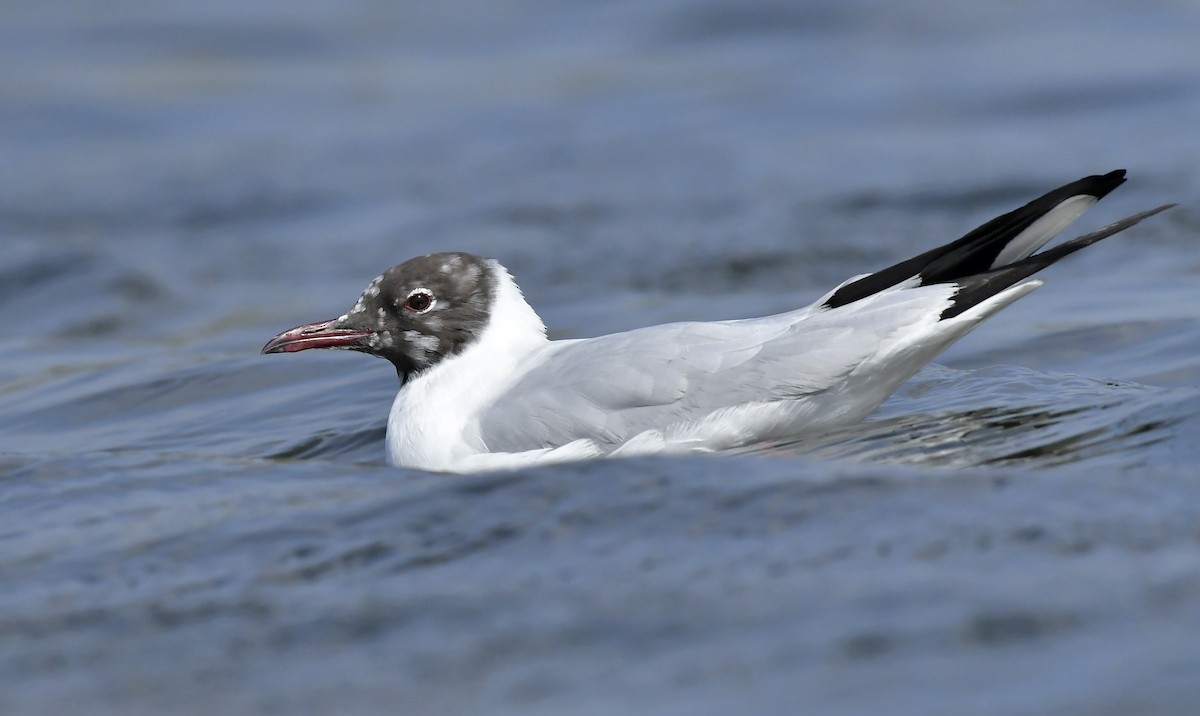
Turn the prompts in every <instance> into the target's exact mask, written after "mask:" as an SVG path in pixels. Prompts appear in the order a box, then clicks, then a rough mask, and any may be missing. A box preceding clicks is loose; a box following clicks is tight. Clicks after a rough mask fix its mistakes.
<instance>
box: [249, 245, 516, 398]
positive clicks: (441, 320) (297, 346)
mask: <svg viewBox="0 0 1200 716" xmlns="http://www.w3.org/2000/svg"><path fill="white" fill-rule="evenodd" d="M490 263H494V262H489V261H488V260H487V259H482V258H480V257H478V256H473V255H471V254H465V253H440V254H429V255H427V256H419V257H417V258H415V259H411V260H409V261H405V262H404V263H402V264H400V265H399V266H393V267H392V268H390V269H388V270H387V271H384V272H383V274H382V275H380V276H379V277H378V278H376V279H375V280H374V281H372V282H371V283H370V285H368V286H367V288H366V290H365V291H363V294H362V296H359V298H358V301H356V302H355V304H354V305H353V306H352V307H351V308H350V310H349V311H346V312H345V313H343V314H342V315H340V316H338V317H337V318H334V319H333V320H329V321H320V322H318V323H309V324H306V325H303V326H297V327H296V328H293V329H291V330H288V331H284V332H283V333H280V334H279V335H277V336H275V337H274V338H272V339H271V340H270V341H268V342H267V345H265V346H263V349H262V352H263V353H292V352H295V351H303V350H308V349H309V348H341V349H343V350H352V351H360V352H362V353H370V354H371V355H375V356H379V357H380V358H386V359H387V360H389V361H391V362H392V365H394V366H396V372H397V373H399V374H400V378H401V380H407V379H408V378H409V377H411V376H413V375H415V374H418V373H420V372H421V371H424V370H426V369H428V368H430V367H432V366H434V365H437V363H438V362H439V361H441V360H443V359H445V358H447V357H449V356H453V355H457V354H459V353H460V352H462V351H463V349H464V348H466V347H467V346H468V345H470V344H471V343H472V342H473V341H475V340H476V339H477V338H478V337H479V335H480V334H481V333H482V332H483V329H484V327H485V326H486V325H487V322H488V319H489V316H490V314H491V311H492V306H493V304H494V303H495V295H496V275H495V273H494V272H493V270H492V267H491V265H490Z"/></svg>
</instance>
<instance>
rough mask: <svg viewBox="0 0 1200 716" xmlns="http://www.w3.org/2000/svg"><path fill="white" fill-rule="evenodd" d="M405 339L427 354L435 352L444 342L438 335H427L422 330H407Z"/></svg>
mask: <svg viewBox="0 0 1200 716" xmlns="http://www.w3.org/2000/svg"><path fill="white" fill-rule="evenodd" d="M404 340H406V341H408V342H409V343H410V344H411V345H412V346H413V347H414V348H417V349H419V350H421V351H422V352H424V353H425V355H429V354H430V353H433V352H435V351H436V350H437V349H438V346H440V345H441V343H442V342H441V341H440V340H438V338H437V336H427V335H425V334H424V333H421V332H420V331H405V332H404Z"/></svg>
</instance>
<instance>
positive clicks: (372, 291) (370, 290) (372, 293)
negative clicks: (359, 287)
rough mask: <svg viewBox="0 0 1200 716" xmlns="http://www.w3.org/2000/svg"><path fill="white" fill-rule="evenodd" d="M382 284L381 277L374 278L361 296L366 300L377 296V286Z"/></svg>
mask: <svg viewBox="0 0 1200 716" xmlns="http://www.w3.org/2000/svg"><path fill="white" fill-rule="evenodd" d="M381 283H383V276H382V275H381V276H376V277H375V280H374V281H372V282H371V283H370V284H369V285H368V286H367V290H366V291H363V295H364V296H366V297H367V298H375V297H376V296H378V295H379V284H381Z"/></svg>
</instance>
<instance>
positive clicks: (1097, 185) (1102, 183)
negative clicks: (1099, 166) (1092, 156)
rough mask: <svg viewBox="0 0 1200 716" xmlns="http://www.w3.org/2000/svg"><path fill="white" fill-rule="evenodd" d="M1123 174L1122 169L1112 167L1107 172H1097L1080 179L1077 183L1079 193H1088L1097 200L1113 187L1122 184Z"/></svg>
mask: <svg viewBox="0 0 1200 716" xmlns="http://www.w3.org/2000/svg"><path fill="white" fill-rule="evenodd" d="M1125 174H1126V172H1125V170H1124V169H1114V170H1113V171H1111V172H1109V173H1107V174H1097V175H1095V176H1090V177H1085V178H1083V179H1080V180H1079V181H1078V182H1077V184H1079V185H1081V186H1080V187H1079V188H1080V193H1081V194H1090V195H1092V196H1094V197H1096V199H1097V200H1099V199H1103V198H1104V197H1106V196H1108V195H1109V194H1111V193H1112V191H1113V189H1116V188H1117V187H1119V186H1121V185H1122V184H1124V183H1125Z"/></svg>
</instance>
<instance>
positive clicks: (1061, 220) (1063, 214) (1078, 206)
mask: <svg viewBox="0 0 1200 716" xmlns="http://www.w3.org/2000/svg"><path fill="white" fill-rule="evenodd" d="M1097 201H1099V199H1097V198H1096V197H1094V196H1090V195H1088V194H1080V195H1078V196H1073V197H1071V198H1070V199H1067V200H1066V201H1064V202H1062V203H1061V204H1059V205H1058V206H1056V207H1054V208H1053V209H1051V210H1050V211H1048V212H1046V213H1045V214H1043V215H1042V216H1041V217H1039V218H1038V220H1037V221H1035V222H1033V223H1032V224H1030V225H1029V228H1027V229H1025V230H1024V231H1022V232H1021V233H1019V234H1017V235H1016V237H1014V238H1013V240H1012V241H1010V242H1008V244H1007V245H1005V247H1004V248H1003V249H1002V250H1001V251H1000V253H999V254H998V255H997V256H996V260H995V261H993V262H992V268H1000V267H1001V266H1007V265H1009V264H1011V263H1013V262H1014V261H1020V260H1021V259H1023V258H1025V257H1027V256H1030V255H1032V254H1033V252H1034V251H1037V250H1038V249H1040V248H1042V247H1043V246H1045V245H1046V242H1047V241H1049V240H1050V239H1053V238H1054V237H1055V236H1057V235H1058V233H1059V232H1060V231H1062V230H1063V229H1065V228H1067V224H1070V223H1071V222H1072V221H1075V220H1076V219H1078V218H1079V217H1080V216H1082V215H1083V212H1085V211H1087V210H1088V207H1090V206H1091V205H1092V204H1095V203H1096V202H1097Z"/></svg>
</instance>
